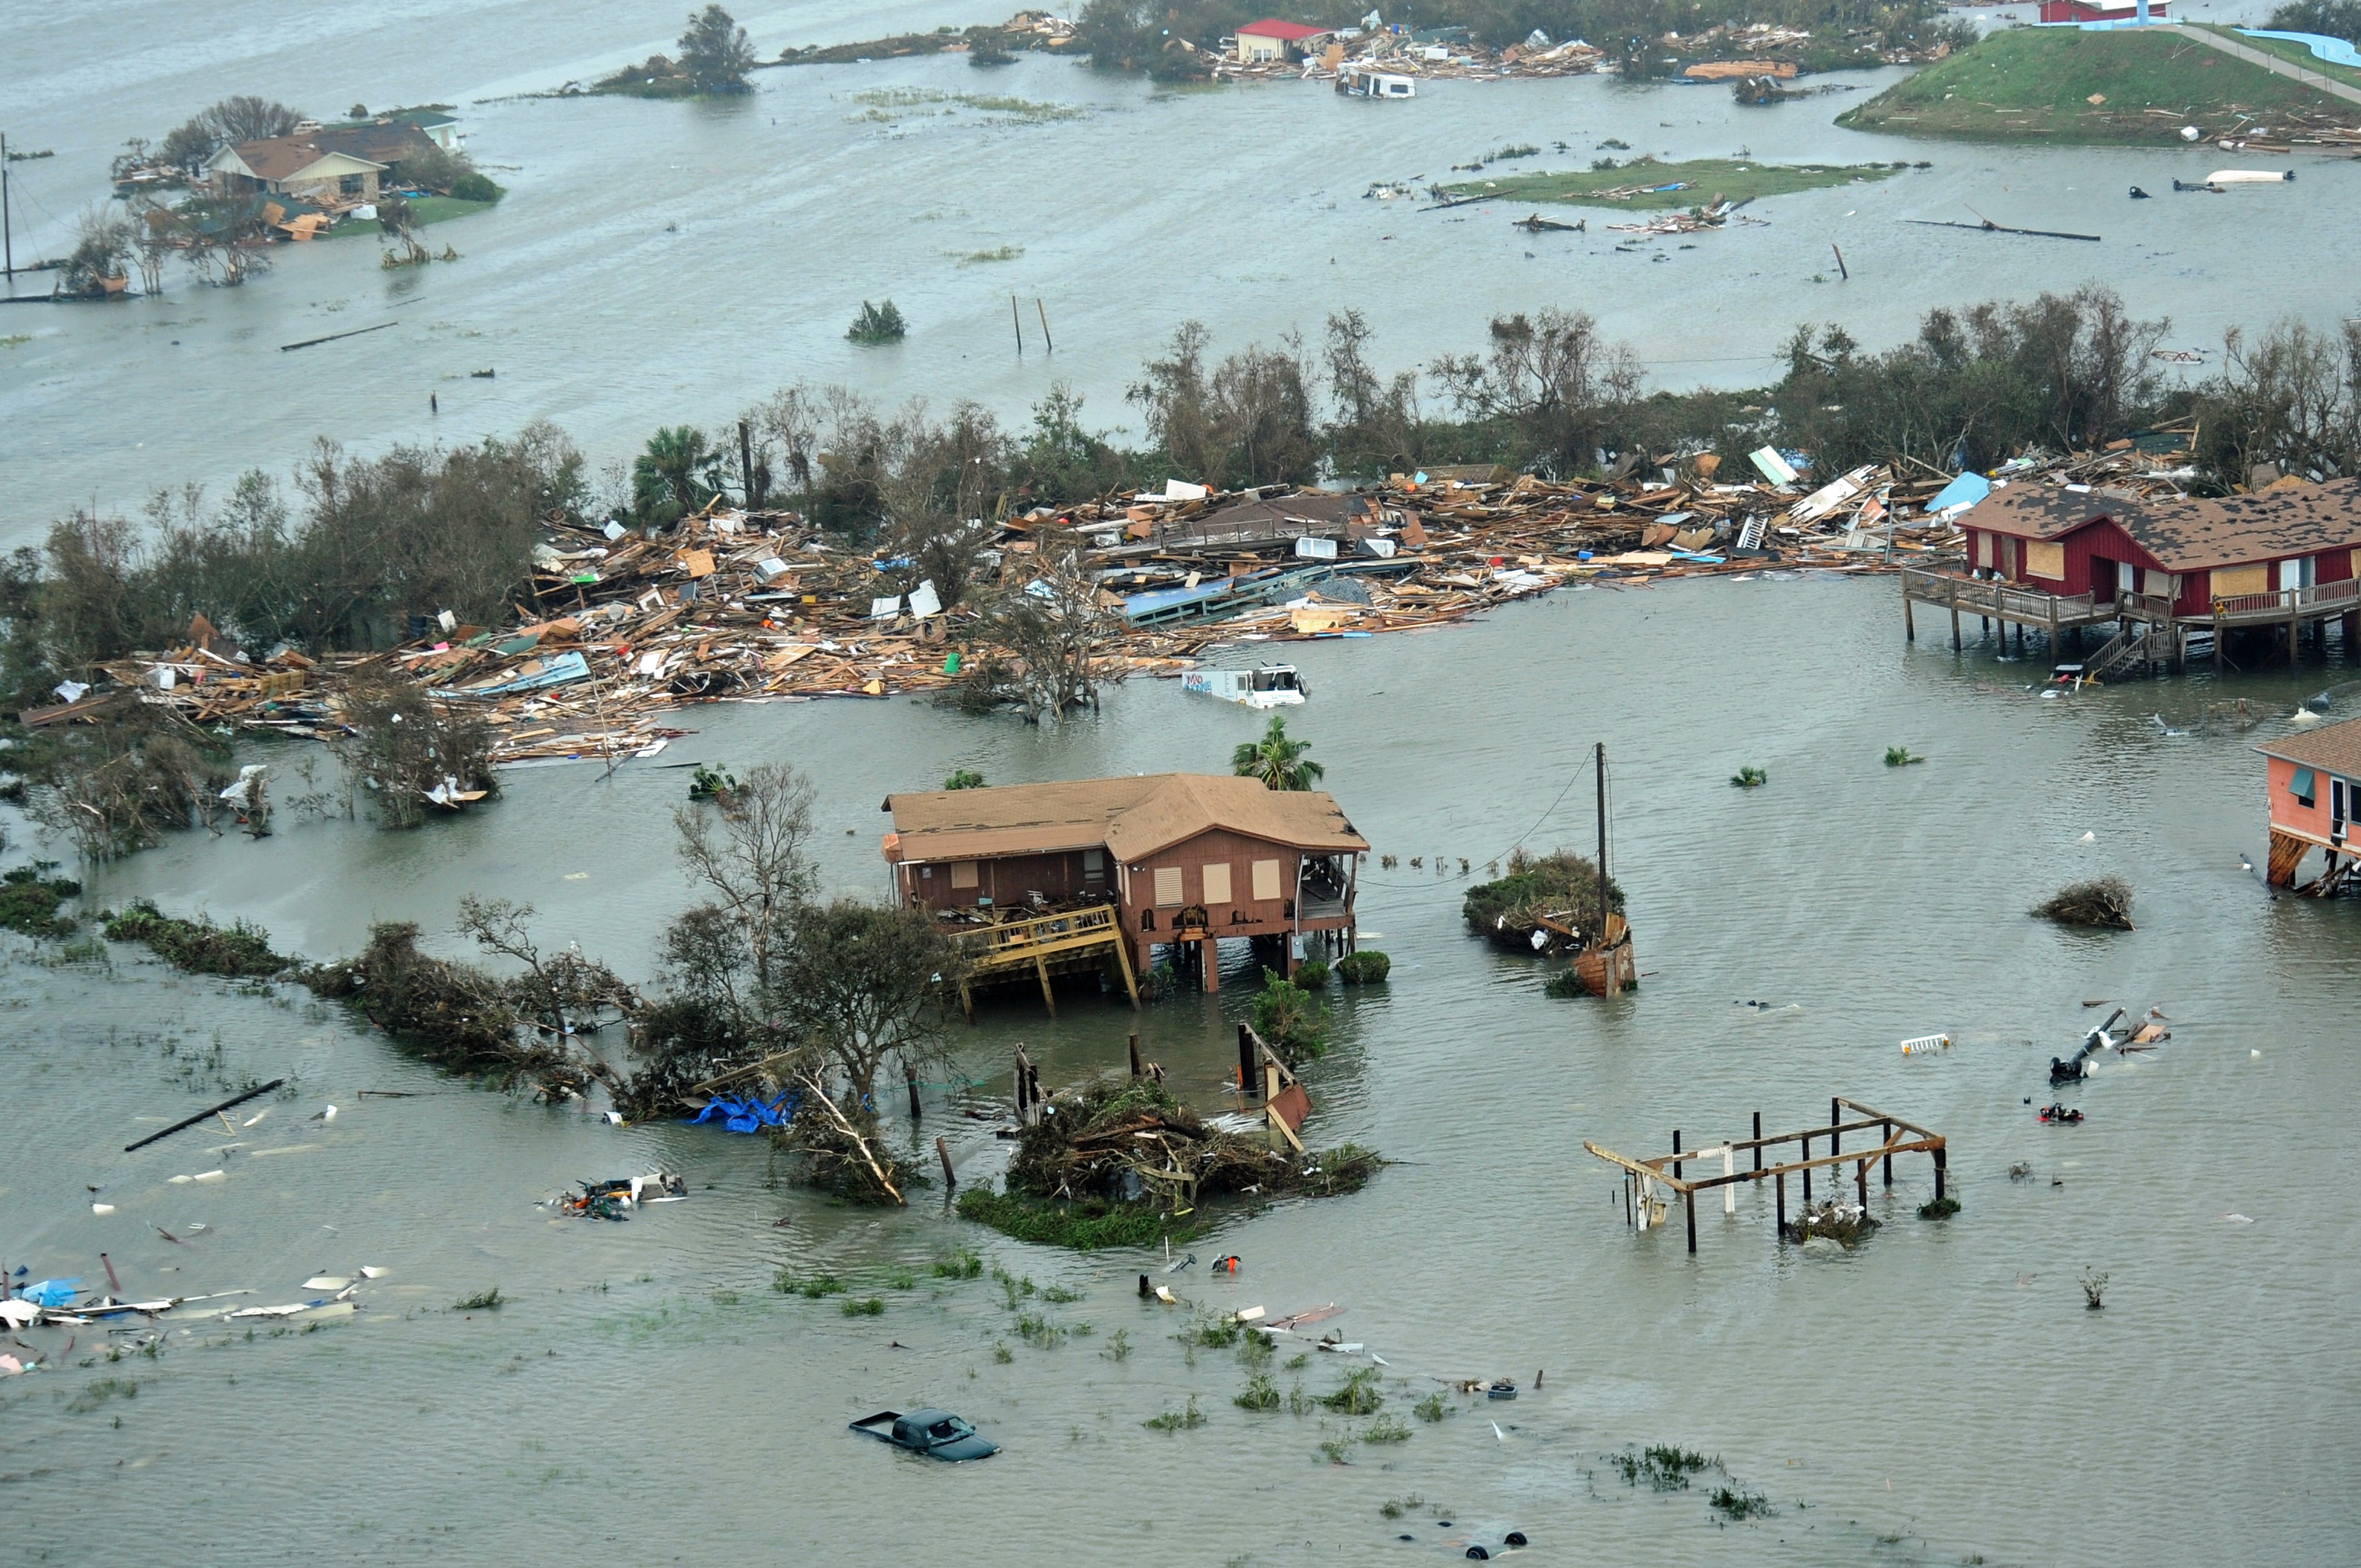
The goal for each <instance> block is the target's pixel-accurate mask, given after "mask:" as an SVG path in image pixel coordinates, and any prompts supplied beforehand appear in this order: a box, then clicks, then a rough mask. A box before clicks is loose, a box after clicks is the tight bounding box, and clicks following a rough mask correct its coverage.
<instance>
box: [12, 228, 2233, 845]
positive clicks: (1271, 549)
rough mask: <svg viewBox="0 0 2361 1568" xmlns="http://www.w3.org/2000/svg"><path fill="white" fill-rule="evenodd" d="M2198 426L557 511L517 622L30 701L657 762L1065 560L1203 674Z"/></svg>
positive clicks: (210, 662)
mask: <svg viewBox="0 0 2361 1568" xmlns="http://www.w3.org/2000/svg"><path fill="white" fill-rule="evenodd" d="M1680 221H1687V220H1686V217H1684V218H1682V219H1681V220H1680ZM2190 435H2191V433H2190V432H2188V431H2164V432H2158V433H2153V434H2150V435H2147V436H2144V437H2142V438H2141V439H2139V440H2138V441H2129V440H2126V441H2122V442H2117V443H2114V444H2113V445H2112V446H2111V447H2109V448H2108V449H2107V450H2105V451H2103V452H2096V453H2078V454H2072V455H2067V456H2064V457H2057V456H2052V455H2045V454H2030V455H2025V456H2021V457H2018V458H2016V459H2014V460H2012V461H2011V462H2009V463H2007V464H2005V465H2003V466H2001V467H2000V468H1998V469H1996V470H1994V472H1993V477H1991V478H1989V479H1987V478H1985V477H1982V476H1976V475H1966V476H1959V477H1954V476H1952V475H1949V474H1946V473H1941V472H1938V471H1937V470H1934V469H1931V468H1928V469H1926V470H1925V471H1924V472H1923V473H1921V472H1914V471H1910V470H1907V469H1905V468H1904V467H1902V466H1864V467H1860V468H1856V469H1853V470H1851V471H1850V472H1848V473H1843V474H1839V475H1835V476H1833V477H1828V478H1826V479H1821V478H1820V477H1819V476H1817V475H1813V476H1812V477H1810V478H1806V477H1802V476H1803V475H1804V474H1806V473H1809V471H1810V467H1811V465H1810V462H1809V460H1808V458H1806V456H1805V455H1803V454H1800V453H1793V452H1780V451H1776V450H1774V449H1773V448H1771V447H1768V446H1766V447H1764V448H1763V449H1762V450H1760V451H1758V452H1756V453H1754V454H1752V455H1751V457H1750V459H1749V461H1750V463H1751V465H1752V467H1753V468H1754V469H1755V470H1756V471H1757V474H1758V475H1759V477H1755V476H1748V477H1744V478H1743V479H1742V480H1741V481H1740V482H1735V483H1731V482H1725V481H1726V479H1727V476H1726V474H1725V472H1724V467H1723V463H1722V460H1721V459H1720V458H1719V457H1718V456H1717V455H1713V454H1710V453H1708V454H1702V455H1696V454H1680V453H1670V454H1665V455H1659V456H1655V457H1653V459H1651V458H1648V457H1644V456H1642V455H1631V456H1627V457H1626V458H1625V459H1624V460H1623V461H1622V462H1621V463H1620V464H1619V465H1618V466H1617V467H1616V469H1615V471H1614V472H1613V474H1612V475H1611V476H1610V477H1605V478H1598V479H1568V480H1548V479H1543V478H1540V477H1536V476H1534V475H1532V474H1523V475H1519V474H1515V473H1512V472H1510V470H1508V469H1506V468H1502V467H1497V466H1484V465H1477V466H1463V467H1455V468H1441V469H1436V470H1433V471H1431V472H1430V471H1420V472H1414V473H1409V474H1395V475H1392V476H1390V477H1389V478H1388V479H1386V480H1385V481H1384V482H1383V483H1382V484H1378V485H1376V486H1374V487H1371V488H1367V489H1364V490H1361V491H1359V492H1356V493H1349V494H1347V493H1340V492H1334V491H1324V490H1301V489H1296V488H1291V487H1287V486H1270V487H1265V488H1258V489H1248V490H1244V491H1236V492H1217V491H1212V490H1209V489H1207V488H1204V487H1202V486H1197V485H1191V484H1185V483H1181V482H1179V481H1169V482H1168V483H1167V484H1166V485H1165V487H1164V488H1163V489H1162V490H1161V491H1159V492H1149V493H1144V494H1138V495H1132V496H1113V497H1108V498H1105V499H1101V500H1098V501H1094V502H1090V503H1086V504H1083V505H1080V506H1074V507H1068V508H1062V509H1052V508H1049V507H1036V508H1033V509H1031V510H1028V511H1025V512H1023V513H1021V514H1012V515H1008V516H1005V517H1004V518H1002V519H1001V520H1000V521H998V522H997V523H996V524H991V525H985V526H984V527H983V532H981V534H980V535H979V537H978V541H977V543H978V548H977V550H976V552H975V554H974V566H973V569H972V575H971V577H970V580H969V581H966V582H962V583H956V584H954V583H950V582H948V581H946V582H938V581H936V580H935V579H934V578H933V577H931V576H927V575H926V574H925V571H924V569H923V568H922V567H920V566H919V565H917V564H916V563H913V562H912V561H910V560H907V559H904V558H896V557H889V556H886V555H884V554H882V553H881V552H880V551H878V550H876V549H873V548H869V547H863V546H862V545H859V544H857V543H854V542H852V541H851V540H848V539H847V538H846V537H845V536H844V535H842V534H840V533H832V532H828V531H825V530H822V529H818V528H815V527H812V526H810V525H809V524H808V523H807V521H806V520H805V519H804V518H802V517H801V516H799V515H798V514H796V513H795V512H792V511H737V510H729V509H728V508H726V507H725V506H724V505H723V504H722V503H720V502H719V501H718V500H717V501H716V502H715V503H714V504H712V505H711V506H708V508H707V509H706V510H704V511H702V512H700V513H698V514H696V515H693V516H691V517H688V518H686V519H684V520H682V521H680V522H679V523H678V524H676V525H675V526H674V527H672V528H671V529H669V530H666V531H655V530H643V531H631V530H626V529H625V528H623V527H622V526H621V525H620V523H614V522H609V523H607V524H605V525H603V526H602V527H598V528H593V527H591V526H590V525H588V524H587V523H579V522H572V521H568V522H562V523H554V524H553V525H551V527H550V528H549V529H548V531H547V537H546V539H545V540H544V543H542V544H541V545H540V546H539V547H538V549H537V551H536V554H535V561H534V568H533V579H532V589H533V592H532V603H531V604H529V605H528V604H524V603H519V604H518V605H517V606H516V615H515V619H514V620H513V621H512V622H511V624H509V625H507V626H504V627H499V628H489V627H478V626H471V625H466V624H462V623H460V622H459V621H458V620H456V618H455V617H454V616H452V615H451V614H450V613H449V612H447V611H443V612H434V611H426V612H422V613H418V614H414V615H413V616H412V631H413V633H414V635H413V638H412V641H408V642H406V643H404V644H402V645H401V646H400V647H398V648H394V649H391V650H390V651H387V652H377V653H368V654H351V655H335V656H331V657H328V658H325V659H319V660H315V659H313V658H310V657H307V656H306V655H304V654H303V653H302V652H297V651H295V650H293V649H291V648H287V647H280V648H276V649H273V650H270V651H269V652H264V653H260V654H255V655H249V654H247V653H244V652H240V651H239V650H237V649H236V647H234V646H232V645H231V642H230V641H229V639H227V638H225V637H224V636H223V635H222V634H221V633H219V632H217V631H215V630H214V628H213V627H211V626H210V625H208V624H206V623H205V622H204V621H203V618H202V617H201V618H199V619H198V620H197V621H196V622H194V623H192V627H191V629H190V633H191V634H190V640H189V641H188V642H187V643H185V644H183V645H182V646H180V647H177V648H172V649H169V650H166V651H163V652H153V653H146V654H138V655H134V656H132V657H129V658H126V659H122V660H118V661H115V662H114V663H109V664H108V665H106V666H105V674H106V675H107V676H108V678H109V679H110V681H111V682H112V683H113V685H109V686H107V687H104V688H103V689H99V690H93V689H90V688H88V687H81V686H70V687H61V688H60V697H61V698H62V699H63V700H62V701H61V702H60V704H59V705H58V706H56V707H47V708H39V709H33V710H28V711H27V713H26V714H25V715H24V719H25V722H26V724H27V726H28V727H35V728H38V727H40V726H43V725H49V724H57V723H68V722H74V721H79V720H83V719H91V720H97V719H101V718H105V717H106V716H107V715H109V714H113V713H115V712H117V711H118V710H119V709H121V708H122V707H124V706H125V705H126V703H128V702H132V701H137V702H144V703H148V704H152V705H160V706H162V707H167V708H169V709H170V710H171V711H172V712H173V713H175V714H176V715H177V716H179V717H181V718H186V719H188V720H190V721H192V723H194V724H196V725H199V726H202V727H204V728H206V729H221V728H223V727H235V728H239V729H249V730H257V731H263V732H269V733H273V734H279V735H284V736H295V737H305V738H312V739H319V740H330V741H342V740H350V739H354V738H356V737H357V736H358V735H359V734H360V723H359V720H360V719H361V718H363V717H365V716H364V715H362V714H361V713H360V712H359V709H358V708H357V707H356V706H355V702H354V688H355V685H356V683H360V684H361V685H383V684H387V683H409V684H410V685H412V686H414V687H415V688H418V689H422V690H423V691H424V692H426V693H428V694H431V696H432V697H433V699H434V702H435V703H436V704H437V706H438V707H440V708H441V709H442V710H444V711H445V712H446V713H450V714H454V715H458V716H461V717H464V718H468V719H471V720H473V721H475V722H478V723H480V725H481V727H482V729H483V731H484V732H486V733H487V734H488V736H489V753H488V754H489V762H490V764H492V765H499V766H506V765H511V764H514V763H517V762H529V761H542V760H551V759H565V758H607V759H617V758H625V757H633V756H637V757H648V756H653V755H654V754H655V753H656V752H658V751H662V750H663V748H664V745H665V743H666V742H667V741H668V740H671V739H673V738H675V737H677V736H679V735H682V734H684V733H686V730H684V729H681V728H678V727H677V725H676V724H675V723H674V722H671V721H670V720H671V718H672V716H674V715H675V714H676V713H677V711H678V710H679V709H681V708H682V707H686V706H687V705H690V704H693V703H700V702H716V701H740V702H744V701H776V700H808V699H811V698H816V697H831V696H851V697H859V696H866V697H884V696H897V695H901V694H905V693H911V692H924V691H929V690H939V689H941V688H944V687H947V686H951V685H958V684H960V683H961V682H962V681H963V680H965V679H967V678H968V676H969V675H970V674H972V672H973V671H975V670H976V669H977V668H979V667H982V668H985V669H991V668H1005V666H1006V665H1007V664H1008V663H1010V661H1012V660H1015V659H1019V658H1021V654H1020V653H1018V652H1016V651H1014V650H1011V649H1007V648H1003V647H999V646H996V645H995V644H994V642H993V641H992V639H993V638H994V636H995V635H997V633H996V631H995V627H996V625H998V624H1000V623H998V622H995V621H994V620H993V619H992V618H991V617H990V616H989V615H988V614H987V612H986V610H985V609H983V608H980V607H981V606H982V605H983V604H984V603H985V602H986V601H987V600H988V599H989V598H991V597H992V596H994V595H1001V596H1004V597H1005V596H1012V595H1016V594H1024V593H1031V594H1034V595H1036V597H1039V598H1044V600H1045V602H1048V601H1049V600H1050V599H1053V598H1055V597H1056V596H1055V595H1054V594H1052V593H1051V592H1050V591H1049V580H1048V579H1049V577H1050V576H1052V575H1053V574H1052V573H1051V572H1050V571H1049V565H1048V564H1049V563H1051V562H1053V561H1062V560H1068V559H1071V562H1072V563H1073V569H1074V570H1075V571H1077V572H1079V573H1081V574H1082V576H1083V579H1084V580H1083V582H1082V587H1081V590H1080V591H1081V593H1082V597H1083V599H1084V600H1085V601H1086V602H1087V601H1088V599H1089V597H1090V596H1091V595H1093V594H1094V595H1095V602H1096V605H1097V607H1098V609H1100V610H1101V611H1103V612H1104V620H1105V623H1106V628H1107V630H1106V634H1105V635H1104V637H1101V638H1099V639H1097V640H1096V641H1095V642H1094V644H1093V647H1092V648H1091V650H1090V652H1089V660H1090V663H1091V665H1092V667H1093V671H1094V672H1095V674H1096V675H1097V677H1098V678H1099V679H1101V680H1103V681H1107V680H1119V679H1122V678H1124V677H1125V676H1126V675H1152V676H1170V677H1176V678H1177V677H1178V676H1179V675H1180V674H1182V673H1184V672H1185V671H1186V670H1188V669H1189V668H1191V666H1192V665H1193V663H1195V662H1196V661H1197V660H1198V659H1200V658H1201V657H1202V656H1203V655H1204V654H1205V653H1206V652H1208V651H1209V650H1210V649H1213V648H1214V647H1215V646H1216V645H1219V644H1230V643H1237V642H1246V643H1254V642H1267V641H1307V640H1326V639H1333V638H1349V637H1367V636H1370V635H1373V634H1375V633H1378V632H1385V631H1411V630H1424V629H1427V628H1431V627H1435V626H1442V625H1447V624H1450V623H1452V622H1455V621H1458V620H1466V619H1467V618H1469V617H1471V616H1475V615H1477V614H1480V613H1482V612H1483V611H1485V610H1488V609H1491V608H1493V607H1495V606H1498V605H1502V604H1507V603H1510V602H1513V601H1516V600H1519V599H1523V598H1532V597H1534V596H1536V595H1540V594H1543V593H1548V592H1550V591H1552V590H1554V589H1560V588H1567V587H1583V586H1587V585H1597V586H1600V587H1618V588H1633V587H1644V586H1646V585H1649V584H1651V583H1654V582H1657V581H1660V580H1664V579H1672V578H1680V577H1689V576H1713V575H1732V574H1737V575H1744V574H1751V573H1757V572H1765V571H1774V572H1775V571H1781V570H1793V569H1799V568H1810V569H1814V570H1822V571H1834V572H1848V573H1860V572H1876V571H1884V570H1890V569H1893V568H1894V566H1897V565H1903V564H1914V565H1931V566H1938V567H1943V566H1953V567H1956V566H1958V565H1960V559H1961V556H1960V552H1961V548H1962V541H1963V535H1962V534H1961V532H1960V528H1959V526H1958V521H1959V518H1960V514H1961V513H1963V512H1964V511H1965V510H1967V508H1968V506H1970V505H1971V504H1973V502H1974V501H1975V500H1977V499H1982V496H1984V495H1986V494H1988V493H1990V490H1991V489H1992V488H1995V487H1997V486H1999V485H2004V484H2009V483H2050V484H2060V485H2064V484H2077V485H2085V486H2089V487H2090V488H2092V489H2094V490H2097V491H2100V492H2102V493H2106V494H2121V495H2125V496H2128V497H2136V498H2137V497H2154V496H2171V495H2178V494H2180V487H2181V486H2182V484H2183V483H2184V482H2185V481H2187V480H2189V479H2191V478H2194V477H2195V473H2196V471H2195V469H2194V468H2193V467H2192V466H2189V460H2188V455H2187V451H2186V448H2187V445H2188V442H2189V438H2190ZM362 706H366V705H362ZM471 749H472V748H471ZM464 771H465V770H463V773H464ZM434 783H435V784H440V785H441V786H442V791H443V797H442V798H441V799H436V798H435V797H434V790H433V789H432V788H431V787H428V786H427V785H426V784H424V783H422V784H421V787H422V788H425V789H426V795H425V798H426V799H427V800H428V801H429V802H430V803H431V804H434V805H437V806H445V807H446V808H456V807H457V806H461V805H464V804H466V803H467V802H469V801H472V800H474V799H476V798H478V797H479V791H480V789H481V788H482V783H483V781H482V780H481V779H480V778H471V777H467V776H461V775H459V774H455V775H454V776H453V777H452V778H450V779H448V780H442V779H439V778H438V779H437V780H435V781H434ZM405 787H407V786H405Z"/></svg>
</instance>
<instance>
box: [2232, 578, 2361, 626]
mask: <svg viewBox="0 0 2361 1568" xmlns="http://www.w3.org/2000/svg"><path fill="white" fill-rule="evenodd" d="M2356 606H2361V578H2356V577H2347V578H2345V579H2344V580H2343V581H2341V582H2334V583H2314V584H2312V586H2311V587H2302V588H2281V589H2279V591H2278V592H2276V593H2263V594H2233V595H2231V596H2229V597H2228V598H2217V599H2215V600H2214V601H2213V619H2214V620H2224V621H2233V620H2286V619H2287V618H2288V617H2289V616H2290V615H2293V616H2297V617H2302V616H2306V615H2321V614H2334V613H2341V612H2343V611H2344V610H2348V609H2355V608H2356Z"/></svg>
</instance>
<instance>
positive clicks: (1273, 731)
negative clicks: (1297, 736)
mask: <svg viewBox="0 0 2361 1568" xmlns="http://www.w3.org/2000/svg"><path fill="white" fill-rule="evenodd" d="M1310 750H1312V742H1311V741H1309V740H1289V739H1288V738H1287V720H1286V719H1284V718H1280V717H1279V715H1278V714H1276V713H1274V714H1272V715H1271V716H1270V728H1269V729H1267V730H1265V731H1263V737H1262V739H1261V740H1249V741H1247V742H1246V744H1245V745H1243V746H1241V747H1239V748H1238V749H1237V750H1236V751H1235V752H1233V753H1232V754H1231V756H1230V771H1231V772H1233V773H1237V774H1239V775H1240V776H1241V777H1246V778H1257V779H1260V780H1262V782H1263V784H1264V786H1265V787H1266V788H1268V789H1310V788H1311V787H1312V785H1313V784H1317V783H1319V782H1320V778H1321V776H1322V775H1323V774H1324V773H1326V772H1327V771H1328V770H1327V769H1325V768H1323V767H1322V766H1321V765H1320V764H1319V763H1317V762H1313V761H1312V760H1311V759H1310V758H1308V757H1306V756H1305V755H1304V754H1303V753H1304V752H1306V751H1310Z"/></svg>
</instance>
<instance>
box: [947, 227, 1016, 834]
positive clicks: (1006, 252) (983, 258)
mask: <svg viewBox="0 0 2361 1568" xmlns="http://www.w3.org/2000/svg"><path fill="white" fill-rule="evenodd" d="M1024 254H1025V247H1023V246H1021V245H1004V246H1001V247H997V248H996V249H993V250H971V251H969V252H968V253H967V254H966V255H964V256H962V257H961V258H959V262H960V265H961V267H974V266H978V265H980V264H982V263H984V262H988V261H1014V260H1016V258H1018V257H1020V256H1022V255H1024ZM945 787H946V788H950V789H957V788H959V787H960V786H959V785H957V784H949V785H946V786H945Z"/></svg>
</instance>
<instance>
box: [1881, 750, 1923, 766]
mask: <svg viewBox="0 0 2361 1568" xmlns="http://www.w3.org/2000/svg"><path fill="white" fill-rule="evenodd" d="M1926 760H1927V759H1926V758H1924V757H1920V756H1916V755H1913V754H1912V752H1911V750H1910V748H1909V747H1907V746H1888V747H1887V748H1886V749H1885V765H1886V766H1887V767H1889V768H1906V767H1909V766H1910V765H1911V764H1912V763H1914V762H1925V761H1926Z"/></svg>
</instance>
